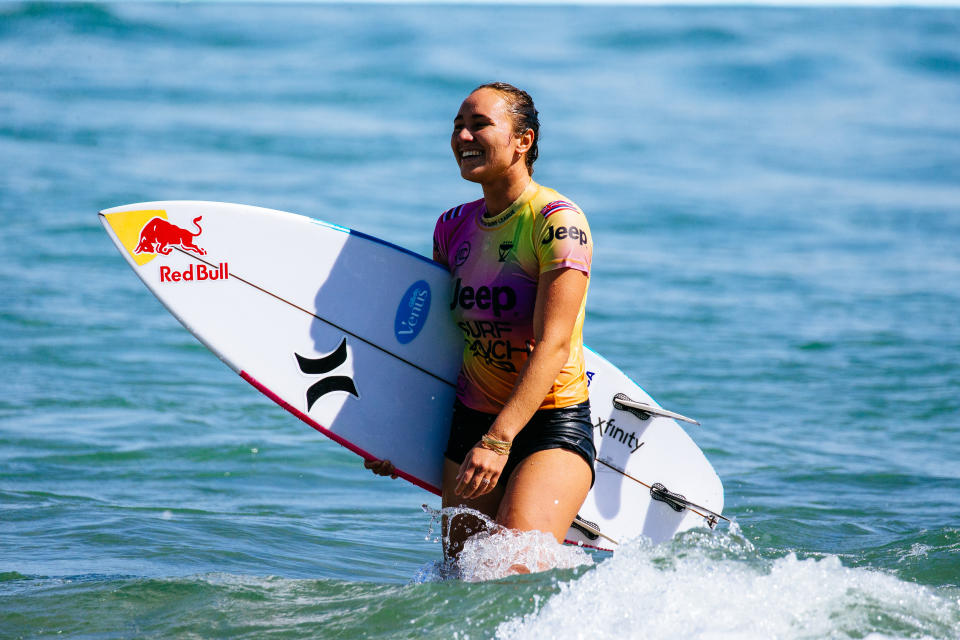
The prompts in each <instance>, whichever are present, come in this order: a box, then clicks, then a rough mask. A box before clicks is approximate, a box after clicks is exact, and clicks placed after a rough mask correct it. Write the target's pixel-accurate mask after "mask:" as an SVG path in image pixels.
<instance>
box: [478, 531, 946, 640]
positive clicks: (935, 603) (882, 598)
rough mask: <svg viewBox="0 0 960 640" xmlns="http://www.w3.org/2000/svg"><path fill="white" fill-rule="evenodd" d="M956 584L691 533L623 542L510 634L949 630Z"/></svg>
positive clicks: (931, 634)
mask: <svg viewBox="0 0 960 640" xmlns="http://www.w3.org/2000/svg"><path fill="white" fill-rule="evenodd" d="M957 595H958V591H957V590H956V589H952V588H948V589H934V588H931V587H926V586H922V585H919V584H915V583H911V582H906V581H903V580H901V579H900V578H898V577H896V576H894V575H891V574H888V573H884V572H880V571H876V570H872V569H865V568H850V567H846V566H844V565H843V564H842V563H841V561H840V558H839V557H837V556H834V555H827V556H825V557H822V558H804V559H801V558H799V557H798V556H797V555H796V554H794V553H787V554H786V555H781V556H780V557H774V558H765V557H763V555H762V554H760V553H758V552H757V551H756V550H755V549H754V547H753V545H752V544H751V543H750V542H749V541H748V540H746V539H745V538H743V537H742V536H741V535H740V534H739V530H738V529H737V527H736V525H734V526H733V527H732V528H731V530H730V532H729V533H723V534H708V533H703V532H692V533H690V534H687V535H684V536H681V537H679V538H677V539H675V540H674V541H673V543H671V544H667V545H661V546H652V545H651V544H649V542H647V541H646V540H644V539H637V540H633V541H631V542H629V543H627V544H625V545H622V546H621V547H620V548H619V549H618V551H617V553H616V554H614V555H613V557H612V558H611V559H609V560H608V561H606V562H604V563H602V564H601V565H599V566H598V567H597V568H596V569H595V570H594V571H590V572H587V573H585V574H583V575H582V576H580V577H578V578H576V579H574V580H572V581H570V582H568V583H565V584H563V585H561V587H560V592H559V593H558V594H557V595H555V596H553V597H552V598H550V599H549V600H547V601H546V602H545V603H544V604H543V606H542V607H541V608H540V609H539V610H538V611H536V612H534V613H531V614H528V615H525V616H522V617H517V618H515V619H513V620H509V621H507V622H504V623H502V624H501V625H500V626H499V627H498V629H497V633H496V637H497V638H498V639H499V640H508V639H513V638H558V639H563V638H625V637H626V638H629V637H638V638H640V637H645V638H725V639H733V638H744V639H748V638H774V637H775V638H813V637H817V638H820V637H830V638H864V637H873V638H879V637H884V638H890V637H898V638H899V637H911V638H956V637H957V635H958V634H960V601H958V599H957Z"/></svg>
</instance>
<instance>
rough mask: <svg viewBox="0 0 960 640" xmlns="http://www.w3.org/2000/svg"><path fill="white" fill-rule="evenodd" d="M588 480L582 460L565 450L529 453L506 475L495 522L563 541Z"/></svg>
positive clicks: (590, 478) (588, 474) (584, 497)
mask: <svg viewBox="0 0 960 640" xmlns="http://www.w3.org/2000/svg"><path fill="white" fill-rule="evenodd" d="M448 462H449V461H448ZM592 479H593V474H592V473H591V470H590V467H589V465H587V463H586V461H585V460H584V459H583V458H582V457H580V456H579V455H578V454H576V453H574V452H572V451H570V450H568V449H560V448H557V449H546V450H543V451H537V452H535V453H532V454H530V455H529V456H527V457H526V458H524V459H523V461H521V462H520V464H518V465H517V468H516V469H514V471H513V473H512V474H511V475H510V478H509V480H508V481H507V486H506V488H505V492H504V494H503V498H502V499H501V500H500V501H499V507H498V509H497V522H498V523H499V524H501V525H503V526H505V527H509V528H510V529H520V530H522V531H532V530H534V529H535V530H537V531H544V532H546V533H551V534H553V536H554V537H555V538H556V539H557V542H563V540H564V538H565V537H566V533H567V529H569V528H570V523H571V522H573V519H574V518H575V517H576V515H577V512H578V511H579V510H580V507H581V506H582V505H583V501H584V500H586V498H587V493H589V491H590V483H591V481H592ZM484 497H485V496H484Z"/></svg>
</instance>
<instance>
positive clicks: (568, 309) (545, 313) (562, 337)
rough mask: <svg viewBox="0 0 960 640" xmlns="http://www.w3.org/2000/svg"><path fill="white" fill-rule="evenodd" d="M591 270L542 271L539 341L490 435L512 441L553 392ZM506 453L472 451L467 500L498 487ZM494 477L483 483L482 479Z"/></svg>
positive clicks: (462, 475)
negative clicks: (551, 391) (551, 388)
mask: <svg viewBox="0 0 960 640" xmlns="http://www.w3.org/2000/svg"><path fill="white" fill-rule="evenodd" d="M587 281H588V277H587V274H586V273H584V272H582V271H579V270H577V269H571V268H563V269H557V270H554V271H547V272H546V273H543V274H541V275H540V282H539V283H538V285H537V300H536V304H535V307H534V311H533V335H534V339H535V344H534V346H533V351H532V353H531V354H530V357H529V358H527V362H526V363H525V364H524V366H523V368H522V369H521V370H520V375H519V377H518V378H517V384H516V386H515V387H514V388H513V391H512V392H511V393H510V397H509V398H508V399H507V402H506V403H505V404H504V407H503V409H502V410H501V411H500V414H499V415H498V416H497V419H496V420H495V421H494V422H493V425H492V426H491V427H490V430H489V431H488V432H487V434H488V435H489V436H490V437H491V438H495V439H497V440H504V441H507V442H512V441H513V439H514V438H515V437H516V435H517V434H518V433H520V430H521V429H523V427H524V425H526V424H527V422H529V421H530V418H532V417H533V414H534V413H536V411H537V409H539V408H540V405H541V403H542V402H543V399H544V398H545V397H546V395H547V393H549V392H550V387H552V386H553V383H554V382H555V381H556V379H557V376H558V375H559V374H560V370H561V369H563V365H564V364H565V363H566V362H567V359H568V358H569V357H570V346H571V344H570V341H571V338H572V335H571V334H572V333H573V329H574V327H575V326H576V323H577V316H578V315H579V313H580V305H581V304H582V303H583V298H584V296H585V295H586V293H587ZM506 462H507V456H505V455H500V454H498V453H495V452H494V451H491V450H489V449H485V448H483V447H481V446H479V443H478V444H477V445H476V446H474V447H473V449H471V450H470V451H469V453H467V457H466V458H465V459H464V461H463V464H461V465H460V472H459V473H458V474H457V487H456V489H455V490H454V491H455V493H456V494H457V495H458V496H461V497H463V498H468V499H469V498H476V497H478V496H482V495H483V494H485V493H489V492H490V491H491V490H493V488H494V487H495V486H496V485H497V482H498V481H499V479H500V473H501V472H502V471H503V467H504V465H505V464H506ZM484 479H487V480H489V482H488V483H484V482H483V480H484Z"/></svg>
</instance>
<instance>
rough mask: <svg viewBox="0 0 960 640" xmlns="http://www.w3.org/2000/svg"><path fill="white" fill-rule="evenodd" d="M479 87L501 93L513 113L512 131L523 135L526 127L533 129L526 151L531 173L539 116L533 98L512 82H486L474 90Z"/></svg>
mask: <svg viewBox="0 0 960 640" xmlns="http://www.w3.org/2000/svg"><path fill="white" fill-rule="evenodd" d="M480 89H492V90H493V91H496V92H497V93H499V94H501V95H502V96H503V97H504V99H505V100H506V102H507V106H509V107H510V113H511V114H512V115H513V133H514V134H515V135H518V136H519V135H523V133H524V132H525V131H526V130H527V129H532V130H533V145H532V146H531V147H530V151H527V157H526V162H527V171H529V172H530V175H533V163H534V162H536V160H537V156H539V155H540V151H539V149H538V148H537V144H538V143H539V142H540V117H539V115H540V114H539V112H538V111H537V108H536V107H535V106H533V98H531V97H530V94H529V93H527V92H526V91H524V90H523V89H518V88H516V87H515V86H513V85H512V84H507V83H506V82H488V83H487V84H482V85H480V86H479V87H477V88H476V89H474V91H479V90H480Z"/></svg>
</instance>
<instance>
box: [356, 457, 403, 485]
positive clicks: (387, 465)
mask: <svg viewBox="0 0 960 640" xmlns="http://www.w3.org/2000/svg"><path fill="white" fill-rule="evenodd" d="M363 466H364V468H365V469H370V470H371V471H373V472H374V473H375V474H377V475H378V476H390V477H391V478H393V479H394V480H396V479H397V470H396V469H395V468H394V467H393V463H392V462H390V461H389V460H364V461H363Z"/></svg>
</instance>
